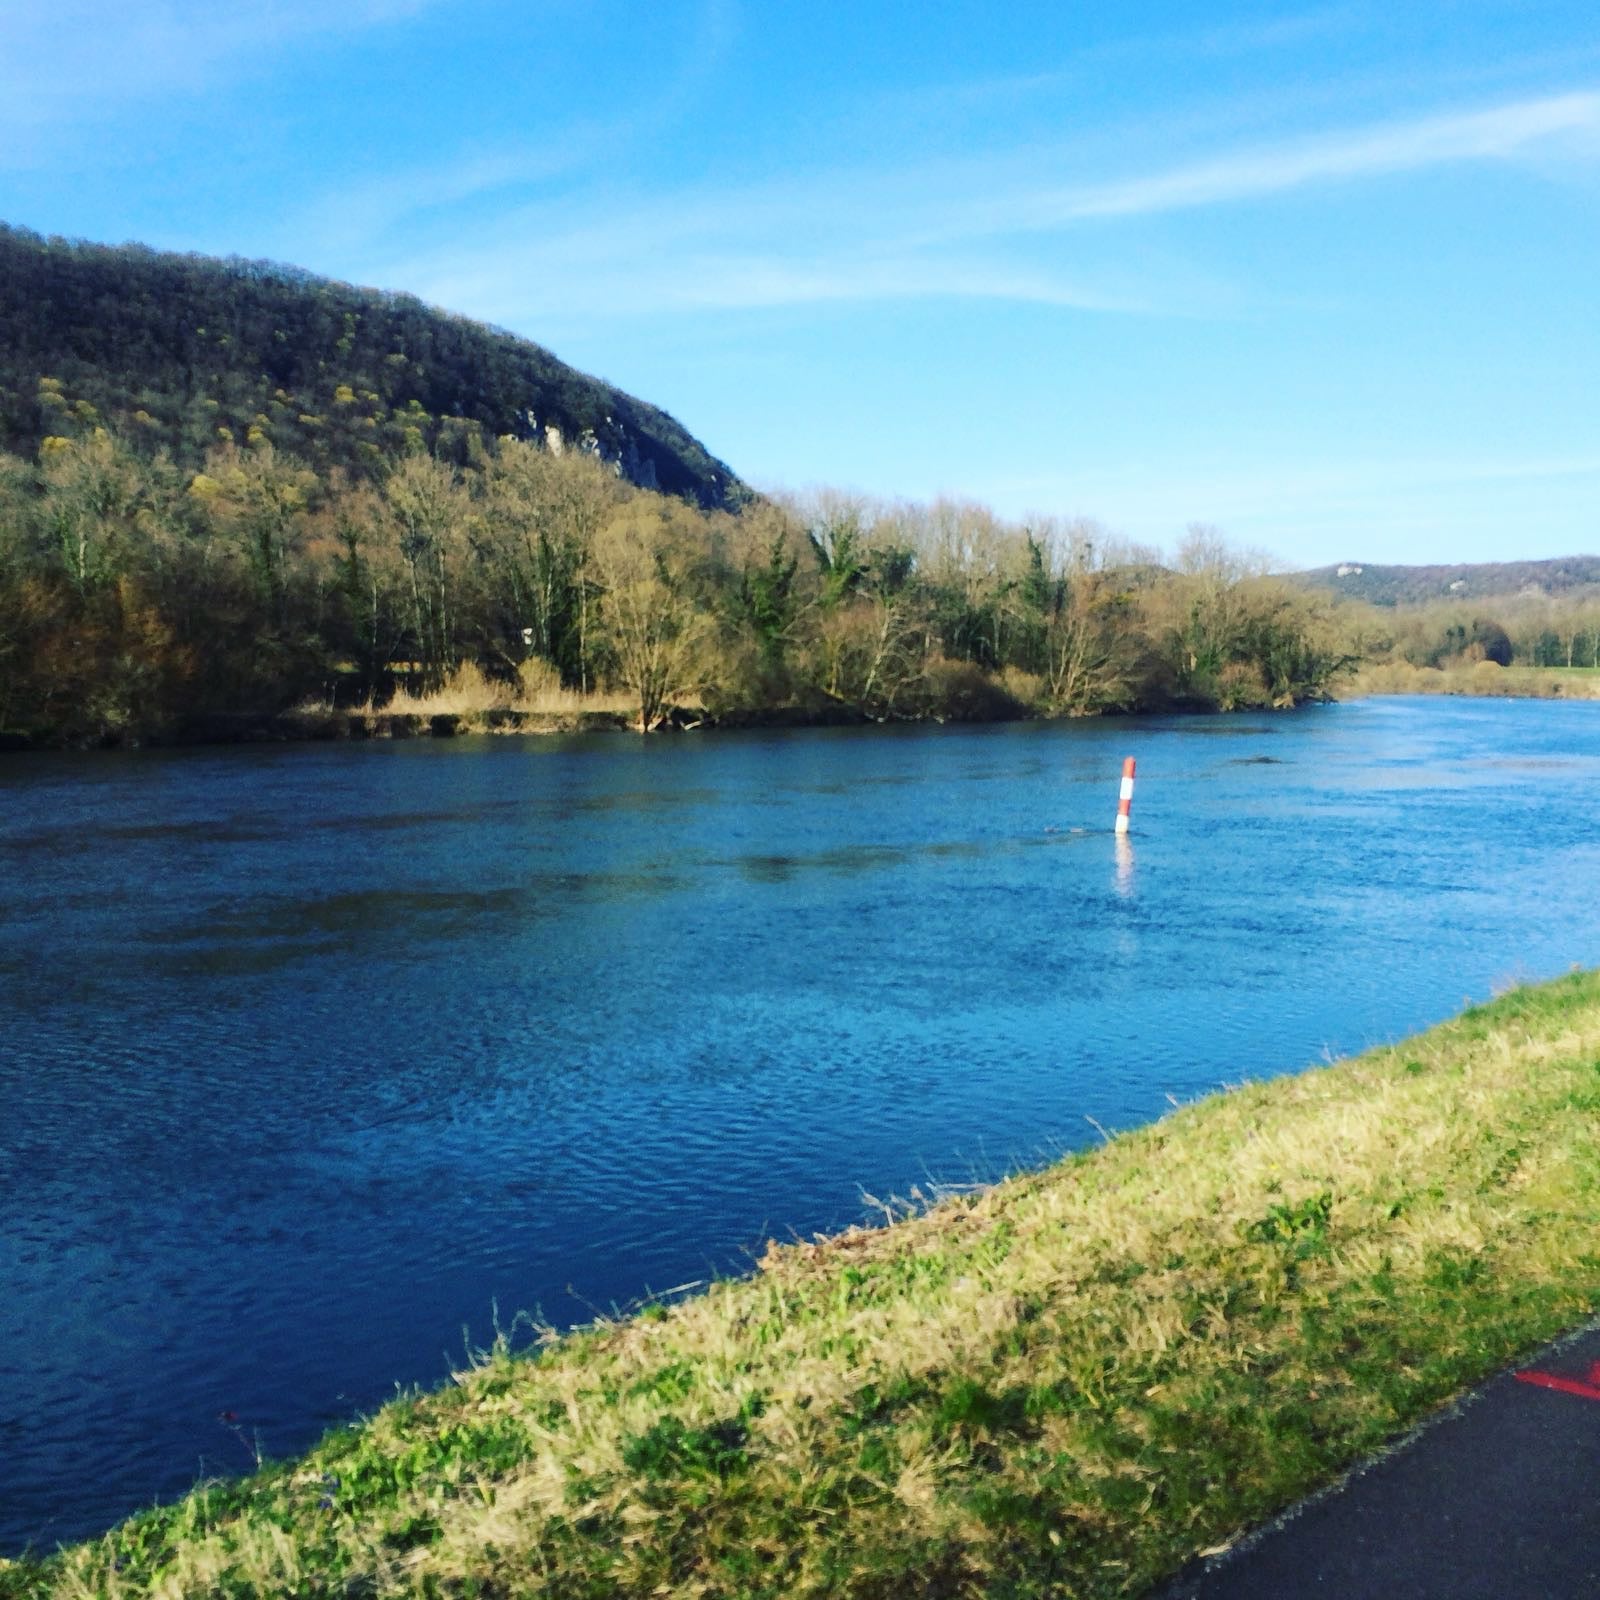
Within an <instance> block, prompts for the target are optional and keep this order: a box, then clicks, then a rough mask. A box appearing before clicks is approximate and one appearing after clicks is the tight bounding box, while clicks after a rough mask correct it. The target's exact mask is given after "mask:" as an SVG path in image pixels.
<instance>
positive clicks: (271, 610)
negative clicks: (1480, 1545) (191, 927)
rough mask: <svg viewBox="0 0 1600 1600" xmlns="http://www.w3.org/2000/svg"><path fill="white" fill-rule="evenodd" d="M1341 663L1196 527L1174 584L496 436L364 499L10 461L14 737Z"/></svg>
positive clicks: (1117, 681)
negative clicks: (666, 485) (464, 687)
mask: <svg viewBox="0 0 1600 1600" xmlns="http://www.w3.org/2000/svg"><path fill="white" fill-rule="evenodd" d="M45 382H46V384H48V383H49V382H50V380H45ZM57 392H60V391H59V390H58V391H57ZM57 409H61V410H70V409H71V401H70V397H69V398H68V404H67V406H65V407H60V408H57ZM1347 656H1348V652H1347V650H1345V649H1344V648H1343V646H1342V644H1341V641H1340V638H1339V636H1338V633H1337V630H1336V628H1335V627H1334V625H1333V622H1332V619H1331V617H1330V615H1329V612H1328V610H1327V608H1326V606H1325V603H1324V602H1323V601H1322V600H1321V599H1319V598H1317V597H1315V596H1313V595H1310V594H1307V593H1305V592H1303V591H1299V590H1296V589H1295V588H1293V587H1292V586H1290V585H1287V584H1285V583H1283V582H1280V581H1278V580H1275V579H1273V578H1271V577H1269V576H1267V575H1265V573H1264V572H1263V571H1262V570H1261V569H1260V568H1259V566H1257V565H1252V564H1251V563H1249V562H1248V561H1246V560H1243V559H1242V558H1240V557H1239V556H1237V555H1235V554H1234V553H1233V552H1231V551H1230V550H1229V549H1228V548H1227V547H1226V546H1225V545H1224V544H1222V543H1221V541H1220V540H1218V539H1217V538H1216V537H1215V536H1214V535H1213V534H1211V533H1209V532H1208V531H1207V530H1203V529H1200V530H1194V531H1193V532H1192V533H1191V536H1190V537H1189V538H1188V539H1187V540H1186V542H1185V543H1184V545H1183V546H1182V547H1181V548H1180V550H1179V551H1178V553H1177V556H1176V558H1175V559H1174V560H1173V561H1172V562H1170V563H1163V562H1161V561H1159V560H1158V559H1157V558H1156V556H1155V554H1154V553H1153V552H1150V551H1148V550H1140V549H1137V548H1131V547H1126V546H1122V545H1119V544H1118V543H1117V542H1116V541H1114V540H1112V539H1110V538H1108V537H1107V536H1105V534H1104V533H1103V532H1102V531H1101V530H1099V529H1097V528H1096V527H1094V526H1093V525H1092V524H1088V523H1083V522H1061V521H1051V520H1038V521H1034V522H1028V523H1020V522H1012V521H1007V520H1005V519H1002V518H1000V517H998V516H996V515H995V514H993V513H992V512H991V511H989V510H987V509H986V508H984V507H982V506H979V505H975V504H970V503H965V502H958V501H939V502H936V503H934V504H932V505H912V504H901V503H890V502H879V501H873V500H869V499H866V498H863V497H860V496H853V495H847V494H842V493H836V492H829V491H818V492H814V493H811V494H807V495H802V496H797V497H794V498H792V499H788V500H771V499H760V500H755V499H752V500H750V501H749V502H747V503H746V504H744V505H742V506H740V507H738V508H736V509H719V510H708V509H705V508H704V507H701V506H697V505H692V504H690V503H688V502H686V501H685V500H682V499H679V498H675V497H672V496H668V495H665V494H661V493H658V492H653V491H650V490H646V489H641V488H639V487H636V486H634V485H631V484H629V483H628V482H627V481H625V480H624V479H623V478H622V477H621V476H619V474H618V473H617V472H616V471H615V470H614V469H613V468H612V467H609V466H607V465H606V464H605V463H604V462H603V461H601V460H599V459H597V458H596V457H595V456H593V455H592V454H589V453H585V452H581V451H572V450H556V449H551V448H548V447H546V446H543V445H540V444H536V443H533V442H531V441H525V440H517V439H514V438H509V437H508V438H503V439H498V440H492V441H485V440H484V439H483V438H482V437H481V436H478V435H474V436H473V438H472V439H471V440H470V441H469V446H468V448H466V449H464V450H462V451H460V452H456V451H439V450H429V449H427V448H423V447H420V446H415V445H414V446H413V448H411V449H410V450H408V451H406V452H405V453H403V454H400V455H398V456H396V457H393V458H390V459H387V460H386V461H384V462H383V464H382V470H381V471H373V472H372V473H370V474H367V475H364V476H360V477H358V476H356V475H354V474H351V473H349V472H347V471H345V470H343V469H342V468H339V467H331V468H323V469H321V470H318V469H316V468H314V467H313V466H311V465H308V464H307V463H306V462H304V461H302V460H298V459H296V458H295V457H293V456H291V455H289V454H287V453H284V452H281V451H279V450H278V449H276V448H275V447H274V446H273V444H272V443H271V442H270V441H267V440H259V441H256V442H255V443H250V442H240V441H236V440H220V441H218V442H217V443H216V444H215V445H214V446H213V447H212V448H211V449H210V450H209V451H208V452H207V454H206V456H205V458H204V460H203V462H202V463H201V465H200V466H199V468H198V469H197V470H196V469H193V468H191V467H189V466H186V465H180V464H179V462H178V461H177V460H176V459H175V458H174V457H173V455H172V454H170V453H169V452H167V451H165V450H157V451H155V452H154V453H149V452H147V451H144V450H141V449H140V448H139V447H138V446H137V444H136V443H134V442H132V441H129V440H127V439H125V438H122V437H119V436H118V435H117V434H115V433H113V432H111V431H109V430H107V429H105V428H104V427H101V426H99V425H97V424H95V423H93V422H92V421H86V422H85V423H84V424H83V425H82V426H80V427H78V428H76V429H75V430H74V431H72V432H70V433H68V432H62V433H59V434H53V435H48V436H47V437H46V438H45V439H44V441H43V443H42V445H41V447H40V449H39V452H38V454H37V456H36V457H35V458H34V459H32V460H28V459H25V458H22V457H20V456H15V455H9V456H0V733H4V734H6V735H9V736H10V737H11V738H12V739H13V740H14V741H15V740H22V741H27V742H35V743H46V744H49V743H55V744H74V743H88V742H96V741H114V740H130V741H131V740H144V739H158V738H163V737H175V736H181V734H182V732H183V730H184V729H185V728H186V727H192V726H193V725H194V724H195V723H196V721H197V720H198V719H203V718H204V717H205V716H206V715H207V714H210V713H216V712H244V711H266V712H271V711H278V710H282V709H284V708H286V707H290V706H293V705H296V704H298V703H302V702H305V701H308V700H315V701H318V702H321V703H323V704H327V705H331V706H335V707H340V706H344V707H350V706H356V705H362V704H366V705H373V704H377V705H381V704H382V703H383V702H384V701H385V700H386V699H387V698H388V697H389V696H391V695H392V694H393V693H394V692H395V691H396V690H397V689H399V688H405V689H407V690H409V691H411V692H412V693H414V694H426V693H428V692H429V691H432V690H437V689H439V688H440V687H441V686H443V685H445V684H447V683H449V682H451V681H452V680H453V679H455V678H457V677H459V675H460V674H461V673H462V672H463V671H466V670H470V671H471V672H473V673H475V674H476V675H477V677H478V678H479V679H480V680H486V681H488V682H491V683H493V682H496V681H498V682H501V683H507V684H511V683H515V682H516V681H518V679H519V678H522V679H524V680H526V679H527V677H528V675H529V674H530V672H531V673H533V674H534V675H535V676H536V677H541V678H543V679H544V680H545V681H549V682H559V683H560V684H561V685H562V686H564V687H565V688H566V689H568V690H570V691H573V692H575V693H576V694H578V695H580V696H581V695H583V694H585V693H593V692H596V691H598V690H602V689H606V690H610V691H612V692H615V691H618V690H622V691H625V692H626V693H627V694H628V695H629V696H630V698H631V703H632V705H633V707H634V716H635V720H636V722H637V724H638V725H639V726H640V727H642V728H645V729H649V728H653V727H656V726H659V725H660V724H661V723H662V722H663V721H664V720H666V719H667V717H668V716H669V714H670V713H671V712H672V711H673V709H674V707H683V706H690V707H693V708H695V711H696V714H698V715H702V716H705V717H709V718H712V719H717V718H729V719H734V718H743V719H746V720H749V719H757V720H759V719H760V717H762V716H763V715H766V714H772V713H776V712H778V711H781V710H785V709H788V710H793V709H795V708H799V709H800V710H802V711H804V712H805V713H806V714H807V715H810V716H815V717H817V718H819V719H821V718H828V717H832V716H839V717H870V718H876V719H890V718H908V719H909V718H927V717H938V718H995V717H1004V716H1017V715H1069V716H1077V715H1091V714H1095V713H1098V712H1106V711H1119V710H1138V709H1148V708H1154V707H1193V708H1197V709H1232V708H1235V707H1241V706H1265V705H1290V704H1293V703H1295V702H1297V701H1301V700H1304V699H1306V698H1308V697H1313V696H1318V695H1320V694H1322V693H1324V692H1325V691H1326V689H1327V688H1328V686H1329V684H1330V682H1331V681H1332V680H1333V678H1334V676H1335V675H1336V674H1337V672H1338V671H1339V670H1340V669H1341V667H1342V666H1343V665H1345V664H1346V661H1347Z"/></svg>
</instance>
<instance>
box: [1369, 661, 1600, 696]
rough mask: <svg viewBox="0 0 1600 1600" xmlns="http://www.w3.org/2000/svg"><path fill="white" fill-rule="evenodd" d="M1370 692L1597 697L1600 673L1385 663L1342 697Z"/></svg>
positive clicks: (1479, 663) (1484, 664) (1572, 669)
mask: <svg viewBox="0 0 1600 1600" xmlns="http://www.w3.org/2000/svg"><path fill="white" fill-rule="evenodd" d="M1369 694H1458V695H1462V694H1464V695H1483V696H1490V697H1493V698H1498V699H1509V700H1597V699H1600V672H1597V671H1596V670H1595V669H1594V668H1592V667H1502V666H1500V665H1498V664H1497V663H1495V662H1493V661H1477V662H1473V663H1472V664H1471V665H1470V666H1463V667H1414V666H1412V665H1411V663H1410V662H1408V661H1385V662H1375V663H1370V664H1368V665H1366V666H1364V667H1362V668H1361V669H1360V670H1359V671H1358V672H1357V673H1356V674H1355V676H1354V677H1352V678H1349V679H1347V680H1346V681H1345V682H1344V683H1343V684H1341V685H1340V687H1339V691H1338V698H1339V699H1341V700H1355V699H1359V698H1360V697H1361V696H1363V695H1369Z"/></svg>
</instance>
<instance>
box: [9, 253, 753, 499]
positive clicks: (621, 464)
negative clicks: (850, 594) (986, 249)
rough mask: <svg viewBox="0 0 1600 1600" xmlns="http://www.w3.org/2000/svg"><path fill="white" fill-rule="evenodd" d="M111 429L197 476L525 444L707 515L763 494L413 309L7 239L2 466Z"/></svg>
mask: <svg viewBox="0 0 1600 1600" xmlns="http://www.w3.org/2000/svg"><path fill="white" fill-rule="evenodd" d="M102 422H103V423H106V424H108V425H110V426H113V427H115V428H116V429H117V430H118V431H120V432H121V433H123V434H124V435H125V436H126V437H127V438H128V439H129V440H130V442H132V443H135V444H142V445H143V446H144V447H145V448H148V449H154V448H165V449H166V450H168V451H170V452H171V453H172V454H173V455H174V456H175V457H176V458H178V459H179V460H180V461H183V462H185V463H186V464H189V465H193V466H198V465H199V464H200V461H201V460H202V459H203V457H204V455H205V452H206V451H207V450H208V449H210V448H212V447H213V446H215V445H217V444H219V443H226V442H228V441H229V440H233V441H236V442H238V443H240V444H244V443H246V442H247V441H251V440H255V441H260V440H262V439H267V440H270V441H271V442H272V443H273V444H274V445H275V446H276V447H277V448H279V449H280V450H284V451H287V452H290V453H292V454H294V455H296V456H299V457H302V458H303V459H305V460H306V461H307V462H309V463H310V464H312V465H313V466H316V467H318V468H321V469H326V468H329V467H340V468H343V469H346V470H347V471H349V472H351V473H353V474H355V475H356V476H370V475H372V473H373V471H374V470H375V469H376V468H377V467H378V466H379V465H381V463H382V462H383V461H384V460H385V459H386V458H389V457H392V456H395V455H399V454H402V453H404V452H405V451H406V450H407V449H409V448H412V447H414V446H415V445H416V444H417V443H419V442H420V443H423V444H426V445H427V446H429V447H430V448H432V449H434V450H435V451H437V452H438V453H440V454H443V455H446V456H449V455H452V454H454V455H456V456H458V457H459V458H460V459H462V460H463V461H465V460H466V459H469V458H470V456H471V454H472V452H473V451H474V450H475V449H478V448H479V444H478V442H477V441H478V440H481V439H482V438H483V437H485V436H487V437H491V438H492V437H498V436H500V435H503V434H511V435H514V436H516V437H518V438H523V439H529V438H535V437H537V438H538V439H539V440H541V441H542V442H545V443H550V444H554V445H556V446H557V447H558V448H563V449H573V448H582V449H588V450H591V451H593V452H594V453H595V454H597V455H600V456H602V457H603V458H604V459H605V460H607V461H610V462H612V463H614V464H615V465H616V466H617V468H618V470H619V471H620V472H621V473H622V474H623V475H624V476H625V477H627V478H628V479H630V480H631V481H632V482H634V483H638V484H642V485H644V486H646V487H653V488H660V489H662V490H664V491H666V492H667V493H670V494H675V495H678V496H681V497H682V498H684V499H688V500H691V501H694V502H696V503H698V504H700V505H702V506H707V507H721V506H725V505H730V504H738V503H740V502H741V501H742V500H744V499H745V498H747V495H748V492H747V491H746V490H745V488H744V486H743V485H742V484H741V483H740V482H739V480H738V478H736V477H735V476H734V474H733V473H732V472H731V471H730V470H729V468H728V467H727V466H725V465H724V464H723V463H722V462H721V461H718V460H717V459H715V457H713V456H712V455H710V454H709V453H708V452H707V450H706V449H705V447H704V446H703V445H702V444H701V443H700V442H699V441H698V440H697V439H695V438H694V437H693V435H691V434H690V433H689V432H688V430H687V429H685V428H684V427H683V426H682V425H681V424H679V423H678V422H676V421H675V420H674V419H673V418H672V417H670V416H668V415H667V414H666V413H665V412H664V411H660V410H658V409H657V408H656V407H654V406H651V405H647V404H646V403H645V402H643V401H642V400H636V399H634V398H633V397H632V396H631V395H627V394H624V393H623V392H622V391H621V390H619V389H614V388H612V387H611V386H610V385H609V384H606V383H602V382H601V381H600V380H598V379H596V378H591V377H587V376H586V375H585V374H583V373H581V372H578V371H577V370H576V369H574V368H572V367H569V366H567V365H566V364H565V363H564V362H562V361H559V360H557V359H556V357H555V356H553V355H552V354H551V353H550V352H549V351H548V350H545V349H543V348H542V347H541V346H539V345H537V344H533V343H532V342H530V341H529V340H526V339H520V338H517V337H516V336H515V335H513V334H509V333H505V332H502V331H500V330H498V329H495V328H490V327H486V326H484V325H483V324H481V323H477V322H472V321H470V320H468V319H467V318H465V317H459V316H452V315H450V314H448V313H446V312H443V311H439V310H436V309H435V308H433V307H431V306H427V305H424V304H423V303H422V302H421V301H420V300H417V299H414V298H412V297H411V296H409V295H402V294H390V293H384V292H379V291H376V290H372V289H357V288H353V287H351V286H350V285H348V284H343V283H336V282H333V281H331V280H329V279H326V278H319V277H316V276H314V275H312V274H311V273H308V272H302V271H300V270H298V269H297V268H294V267H287V266H280V265H277V264H275V263H272V262H265V261H243V260H238V259H231V260H226V261H223V260H216V259H213V258H211V257H207V256H198V255H171V254H164V253H161V252H159V251H155V250H150V249H146V248H144V247H143V246H140V245H122V246H119V247H116V248H112V247H108V246H104V245H96V244H86V243H82V242H78V241H69V240H64V239H45V238H41V237H40V236H39V235H37V234H34V233H30V232H27V231H26V230H23V229H18V228H11V227H7V226H5V225H4V224H0V449H4V450H8V451H11V452H13V453H15V454H20V455H24V456H30V457H31V456H32V455H33V454H34V453H35V452H36V451H37V450H38V448H39V446H40V444H41V442H42V441H43V440H44V439H45V438H46V437H49V436H52V435H55V436H62V435H70V434H72V433H73V432H75V431H82V430H83V429H84V428H86V427H90V426H93V425H98V424H100V423H102ZM475 436H476V437H475Z"/></svg>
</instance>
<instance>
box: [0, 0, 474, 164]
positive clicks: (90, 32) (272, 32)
mask: <svg viewBox="0 0 1600 1600" xmlns="http://www.w3.org/2000/svg"><path fill="white" fill-rule="evenodd" d="M450 3H451V0H339V3H338V4H337V5H332V4H328V3H326V0H251V3H250V4H245V5H220V4H215V3H213V0H141V3H140V4H137V5H106V4H105V3H104V0H7V3H6V5H5V6H4V8H3V9H0V139H3V141H4V142H3V143H0V152H4V154H7V155H9V156H11V157H12V158H13V159H16V158H18V157H20V156H24V155H25V154H26V149H25V147H22V146H20V145H19V144H18V140H19V139H20V137H21V136H23V135H25V134H27V133H30V132H38V131H40V130H44V129H49V128H54V127H58V126H61V125H63V124H67V123H84V122H94V121H96V120H98V119H99V118H101V117H103V116H104V115H105V114H106V113H107V112H112V111H117V110H120V109H122V108H123V107H125V106H127V105H128V104H130V103H136V102H140V101H149V100H153V99H159V98H162V97H164V96H171V95H173V94H175V93H177V94H182V93H186V92H195V91H200V90H205V89H208V88H214V87H215V86H216V84H217V82H218V80H219V77H221V78H225V77H227V76H229V75H231V74H233V73H236V72H238V71H241V70H248V69H250V68H252V67H253V66H254V65H255V64H257V63H258V62H259V61H260V60H261V59H262V58H263V56H264V55H265V54H269V53H271V52H275V51H277V50H279V49H281V48H283V47H284V46H286V45H289V44H291V43H292V42H294V41H295V40H298V39H302V38H304V37H306V36H308V35H313V34H336V33H348V32H351V31H355V30H360V29H364V28H370V27H374V26H382V25H387V24H392V23H396V22H400V21H403V20H405V19H407V18H409V17H412V16H415V15H418V14H419V13H421V12H423V11H425V10H428V9H432V8H434V7H437V6H441V5H447V4H450Z"/></svg>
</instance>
